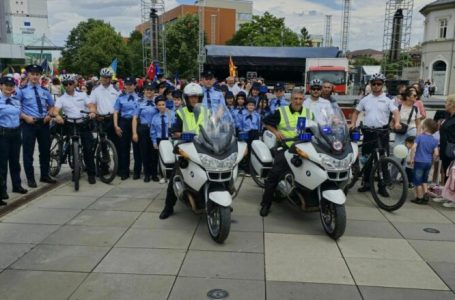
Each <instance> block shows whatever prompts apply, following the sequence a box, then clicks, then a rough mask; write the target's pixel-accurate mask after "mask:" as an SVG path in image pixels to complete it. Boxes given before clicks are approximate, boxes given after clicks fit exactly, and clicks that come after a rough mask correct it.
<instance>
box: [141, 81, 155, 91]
mask: <svg viewBox="0 0 455 300" xmlns="http://www.w3.org/2000/svg"><path fill="white" fill-rule="evenodd" d="M156 88H157V86H156V83H154V82H153V83H152V82H146V83H145V84H144V90H156Z"/></svg>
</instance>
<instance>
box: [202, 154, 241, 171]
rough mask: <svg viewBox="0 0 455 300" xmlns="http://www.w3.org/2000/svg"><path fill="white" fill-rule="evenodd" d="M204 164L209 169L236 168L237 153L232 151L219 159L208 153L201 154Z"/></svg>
mask: <svg viewBox="0 0 455 300" xmlns="http://www.w3.org/2000/svg"><path fill="white" fill-rule="evenodd" d="M199 158H200V159H201V162H202V166H203V167H204V168H205V169H206V170H208V171H223V170H231V169H232V168H234V165H235V162H236V161H237V153H232V154H231V155H229V156H228V157H227V158H225V159H222V160H219V159H216V158H213V157H211V156H209V155H206V154H199Z"/></svg>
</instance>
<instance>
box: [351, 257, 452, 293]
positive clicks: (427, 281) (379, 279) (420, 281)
mask: <svg viewBox="0 0 455 300" xmlns="http://www.w3.org/2000/svg"><path fill="white" fill-rule="evenodd" d="M346 261H347V263H348V266H349V269H350V270H351V272H352V275H353V276H354V279H355V281H356V283H357V285H366V286H382V287H397V288H411V289H412V288H414V289H430V290H448V288H447V286H446V285H445V284H444V282H442V281H441V279H439V277H438V276H437V275H436V274H435V273H434V272H433V270H432V269H431V268H430V267H429V266H428V265H427V264H426V263H425V262H424V261H415V260H414V261H405V260H394V259H371V258H351V257H348V258H346Z"/></svg>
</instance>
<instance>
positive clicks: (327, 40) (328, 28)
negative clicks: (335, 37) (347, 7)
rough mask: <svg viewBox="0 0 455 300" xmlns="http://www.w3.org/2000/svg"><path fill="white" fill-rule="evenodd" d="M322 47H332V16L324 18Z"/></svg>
mask: <svg viewBox="0 0 455 300" xmlns="http://www.w3.org/2000/svg"><path fill="white" fill-rule="evenodd" d="M324 47H332V16H331V15H326V16H325V37H324Z"/></svg>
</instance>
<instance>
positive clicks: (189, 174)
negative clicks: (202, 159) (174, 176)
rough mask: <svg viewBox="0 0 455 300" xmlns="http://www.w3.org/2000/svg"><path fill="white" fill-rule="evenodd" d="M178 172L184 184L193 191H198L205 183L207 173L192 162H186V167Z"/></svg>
mask: <svg viewBox="0 0 455 300" xmlns="http://www.w3.org/2000/svg"><path fill="white" fill-rule="evenodd" d="M180 172H181V173H182V178H183V181H184V182H185V184H186V185H188V186H189V187H190V188H192V189H193V190H195V191H199V190H200V189H201V187H202V186H203V185H204V184H205V183H206V182H207V173H206V172H205V171H204V170H203V169H202V168H201V167H200V166H198V165H197V164H195V163H194V162H192V161H189V162H188V167H186V168H184V169H182V168H180Z"/></svg>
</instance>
